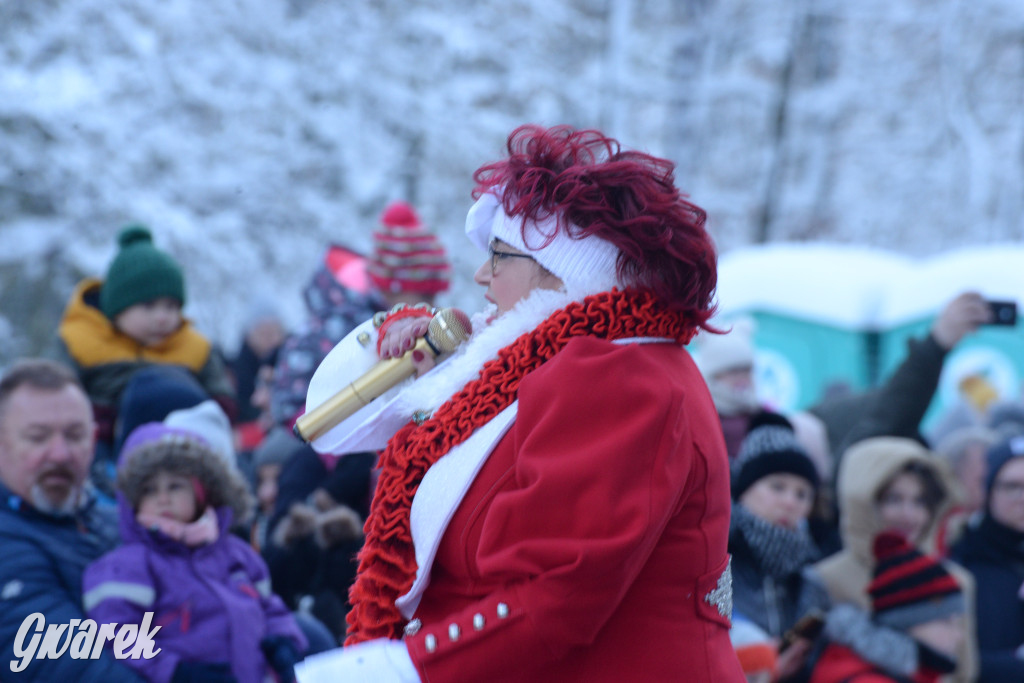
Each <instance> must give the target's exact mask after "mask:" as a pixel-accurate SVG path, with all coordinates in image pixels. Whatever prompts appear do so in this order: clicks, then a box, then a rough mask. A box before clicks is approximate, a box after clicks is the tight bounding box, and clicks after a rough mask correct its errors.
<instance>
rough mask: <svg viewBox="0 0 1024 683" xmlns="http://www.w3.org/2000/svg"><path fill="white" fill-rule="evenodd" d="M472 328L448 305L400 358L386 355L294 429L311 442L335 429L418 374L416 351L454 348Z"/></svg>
mask: <svg viewBox="0 0 1024 683" xmlns="http://www.w3.org/2000/svg"><path fill="white" fill-rule="evenodd" d="M472 331H473V329H472V326H471V325H470V322H469V318H468V317H467V316H466V314H465V313H463V312H462V311H460V310H457V309H454V308H445V309H442V310H441V311H439V312H438V313H437V314H436V315H435V316H434V317H433V318H431V319H430V324H429V326H428V328H427V334H426V336H424V337H422V338H420V339H419V340H418V341H417V342H416V343H415V345H414V346H413V347H412V348H411V349H409V350H407V351H406V352H405V353H404V354H403V355H401V356H399V357H397V358H387V359H385V360H382V361H380V362H379V363H377V364H376V365H375V366H373V368H371V369H370V370H369V371H368V372H366V373H365V374H363V375H362V376H361V377H359V378H357V379H356V380H355V381H353V382H352V383H351V384H349V385H348V386H346V387H344V388H343V389H341V390H340V391H339V392H337V393H336V394H334V395H333V396H331V397H330V398H329V399H327V400H326V401H324V402H323V403H322V404H321V405H319V406H317V407H316V408H315V409H313V410H311V411H310V412H308V413H306V414H305V415H302V416H301V417H300V418H299V419H298V420H297V421H296V422H295V428H294V432H295V435H296V436H298V437H299V438H300V439H302V440H303V441H305V442H307V443H309V442H312V441H314V440H315V439H317V438H318V437H320V436H321V435H323V434H324V433H326V432H327V431H329V430H331V429H333V428H334V427H335V426H336V425H338V424H339V423H341V422H342V421H344V420H345V419H346V418H348V417H350V416H351V415H352V414H354V413H355V412H356V411H358V410H359V409H360V408H362V407H363V406H366V405H368V404H369V403H370V402H371V401H373V400H374V399H375V398H377V397H379V396H380V395H381V394H383V393H384V392H386V391H387V390H388V389H390V388H391V387H393V386H395V385H396V384H398V383H399V382H401V381H403V380H405V379H407V378H408V377H412V376H413V375H414V374H416V363H415V362H414V360H413V356H414V355H418V354H417V352H418V353H419V354H425V355H426V356H428V357H430V358H436V357H438V356H440V355H441V354H444V353H450V352H452V351H454V350H455V349H456V348H457V347H458V346H459V344H461V343H462V342H464V341H466V340H467V339H469V335H470V334H471V333H472Z"/></svg>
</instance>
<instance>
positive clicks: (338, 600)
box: [262, 446, 377, 638]
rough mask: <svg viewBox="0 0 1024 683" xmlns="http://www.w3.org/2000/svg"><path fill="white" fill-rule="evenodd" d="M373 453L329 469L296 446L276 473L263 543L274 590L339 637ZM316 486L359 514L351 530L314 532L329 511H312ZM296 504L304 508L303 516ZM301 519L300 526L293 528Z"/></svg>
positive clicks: (367, 498) (365, 510)
mask: <svg viewBox="0 0 1024 683" xmlns="http://www.w3.org/2000/svg"><path fill="white" fill-rule="evenodd" d="M376 459H377V456H376V454H375V453H352V454H349V455H346V456H344V457H343V458H341V459H340V460H339V461H338V463H337V464H336V465H335V467H334V469H333V470H331V471H330V472H328V471H327V468H326V467H325V466H324V463H323V461H322V460H321V459H320V457H319V456H318V455H317V453H316V452H315V451H314V450H313V449H312V448H311V447H309V446H302V447H300V448H299V449H298V450H297V451H296V452H294V453H293V454H292V455H291V456H290V458H289V460H288V461H287V462H286V463H285V465H284V468H283V469H282V471H281V475H280V477H279V478H278V496H277V502H276V505H275V509H274V512H273V513H272V514H271V517H270V520H269V523H268V526H267V539H268V540H267V542H266V543H265V544H264V545H263V547H262V553H263V558H264V559H265V560H266V561H267V565H268V566H269V567H270V576H271V580H272V581H273V584H274V590H275V591H277V593H278V594H279V595H280V596H281V597H282V598H283V599H284V600H285V602H286V603H287V604H288V605H289V606H290V607H292V608H293V609H298V608H299V607H300V605H304V604H307V605H308V606H309V608H310V610H311V611H312V613H313V615H314V616H316V617H317V618H318V619H320V621H322V622H323V623H324V624H326V625H327V626H328V628H330V629H331V632H332V633H333V634H334V635H335V636H336V637H338V638H342V637H344V634H345V615H346V614H347V613H348V609H349V603H348V593H349V588H351V586H352V583H353V581H354V580H355V576H356V567H357V563H356V559H355V558H356V553H358V552H359V550H360V548H362V546H363V535H362V533H361V526H362V521H361V520H363V519H366V516H367V514H368V513H369V506H370V487H371V468H372V467H373V465H374V462H375V461H376ZM318 488H320V489H323V490H324V491H325V492H327V493H328V494H329V495H330V496H331V498H332V499H333V501H334V502H335V503H337V504H338V505H339V506H344V510H348V511H350V512H352V517H356V516H358V519H359V520H360V521H358V524H357V529H356V533H347V534H337V535H335V538H333V539H331V538H325V536H327V535H325V534H324V533H318V532H322V528H323V524H322V521H323V520H325V519H326V518H327V515H328V514H329V513H324V512H319V513H317V512H314V511H313V507H312V506H311V505H310V503H311V500H310V496H311V495H312V494H313V492H314V491H316V490H317V489H318ZM296 506H299V507H301V508H303V509H304V510H307V511H309V512H308V513H307V514H306V515H305V516H303V515H301V514H300V511H299V510H298V509H296ZM339 519H340V518H339ZM303 525H304V526H305V527H306V528H305V529H301V528H298V527H300V526H303ZM309 599H311V600H312V602H311V604H308V603H309ZM304 601H306V602H304Z"/></svg>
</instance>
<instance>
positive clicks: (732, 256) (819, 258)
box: [693, 243, 911, 412]
mask: <svg viewBox="0 0 1024 683" xmlns="http://www.w3.org/2000/svg"><path fill="white" fill-rule="evenodd" d="M910 265H911V263H910V261H909V260H908V259H906V258H904V257H901V256H898V255H895V254H892V253H889V252H884V251H880V250H875V249H868V248H861V247H852V246H849V245H832V244H806V243H799V244H787V243H779V244H770V245H764V246H759V247H748V248H743V249H738V250H735V251H731V252H729V253H727V254H724V255H722V256H721V257H720V258H719V264H718V304H719V309H718V314H717V315H716V317H715V319H714V320H713V321H712V323H713V324H714V325H716V326H718V327H720V328H728V327H729V325H730V323H731V322H732V321H735V320H737V319H738V318H740V317H744V316H746V317H750V318H752V319H753V321H754V324H755V334H754V344H755V346H756V354H755V369H754V372H755V382H756V385H757V387H758V393H759V397H760V398H761V400H762V402H763V403H764V404H765V405H767V406H770V407H772V408H774V409H776V410H779V411H782V412H789V411H794V410H802V409H805V408H808V407H810V406H812V405H814V404H815V403H817V402H818V401H819V400H820V398H821V397H822V395H823V393H824V391H825V390H826V388H827V387H829V385H831V384H834V383H841V384H843V385H845V386H847V387H849V388H851V389H854V390H860V389H865V388H868V387H870V386H871V380H872V374H871V369H872V358H873V354H874V349H873V344H874V343H875V341H876V340H875V339H873V338H872V335H871V331H872V330H873V329H874V327H875V325H876V321H877V315H878V311H879V309H880V306H881V300H882V297H883V296H884V293H885V283H886V282H887V281H889V280H891V279H898V278H902V277H904V274H905V273H906V271H907V270H908V269H909V268H910ZM702 334H706V333H702ZM700 337H701V335H698V337H697V339H696V340H695V343H694V345H693V346H694V354H695V355H696V356H698V357H699V355H700Z"/></svg>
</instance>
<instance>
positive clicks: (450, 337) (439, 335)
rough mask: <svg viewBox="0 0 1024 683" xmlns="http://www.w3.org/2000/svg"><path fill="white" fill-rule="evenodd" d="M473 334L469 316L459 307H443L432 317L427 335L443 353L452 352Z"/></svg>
mask: <svg viewBox="0 0 1024 683" xmlns="http://www.w3.org/2000/svg"><path fill="white" fill-rule="evenodd" d="M471 334H473V325H472V324H471V323H470V322H469V316H467V315H466V314H465V313H463V312H462V311H460V310H459V309H457V308H442V309H441V310H440V311H438V312H437V315H435V316H434V317H433V318H431V319H430V327H429V328H427V336H428V337H430V341H431V342H433V343H434V346H435V347H437V349H438V350H439V351H440V352H441V353H451V352H452V351H454V350H455V349H456V348H457V347H458V346H459V344H461V343H462V342H464V341H466V340H467V339H469V335H471Z"/></svg>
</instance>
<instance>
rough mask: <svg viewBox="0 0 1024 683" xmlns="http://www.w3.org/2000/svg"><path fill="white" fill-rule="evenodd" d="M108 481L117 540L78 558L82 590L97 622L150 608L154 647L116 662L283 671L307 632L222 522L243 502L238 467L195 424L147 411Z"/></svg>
mask: <svg viewBox="0 0 1024 683" xmlns="http://www.w3.org/2000/svg"><path fill="white" fill-rule="evenodd" d="M117 486H118V499H119V506H120V515H121V520H120V525H121V539H122V541H123V545H121V546H120V547H118V548H117V549H115V550H113V551H111V552H110V553H108V554H106V555H104V556H103V557H101V558H100V559H98V560H97V561H96V562H94V563H93V564H92V565H90V566H89V567H88V569H87V570H86V572H85V576H84V579H83V582H84V586H83V600H84V603H85V605H84V606H85V609H86V612H87V614H88V616H89V618H91V619H94V620H95V621H96V622H97V623H98V624H104V623H117V624H119V625H120V624H141V623H142V621H143V618H144V616H145V614H146V613H147V612H151V613H152V614H153V616H152V625H153V627H157V626H159V627H160V628H159V630H158V631H157V632H156V633H155V635H154V636H153V641H154V648H153V649H154V650H155V649H156V648H160V652H158V653H157V654H156V656H154V657H153V658H152V659H149V660H146V659H142V658H139V659H135V660H132V659H125V660H123V661H124V663H125V664H127V665H129V666H132V667H133V668H135V669H136V670H137V671H138V672H139V673H140V674H142V675H143V676H145V677H146V678H147V679H148V680H150V681H152V682H154V683H169V682H172V681H173V683H185V682H199V681H218V682H221V681H223V682H227V681H238V682H239V683H264V682H265V681H274V680H277V681H288V682H290V681H293V680H294V672H293V665H294V664H295V663H296V662H297V661H298V660H299V658H300V654H301V653H302V651H303V650H304V649H305V647H306V640H305V638H304V636H303V635H302V632H301V631H300V630H299V627H298V625H297V624H296V622H295V619H294V618H293V617H292V615H291V613H290V612H289V611H288V609H287V607H285V605H284V603H283V602H282V601H281V599H280V598H278V597H277V596H276V595H274V594H273V593H272V592H271V590H270V578H269V573H268V571H267V567H266V565H265V564H264V562H263V560H262V559H261V558H260V557H259V555H258V554H257V553H256V552H255V551H254V550H253V549H252V548H251V547H250V546H249V545H248V544H246V543H245V542H244V541H242V540H241V539H239V538H238V537H236V536H234V535H233V534H231V533H230V528H231V523H232V520H233V519H234V518H235V516H236V515H237V516H238V518H239V519H242V518H244V516H245V515H246V513H247V510H248V508H249V506H250V502H251V496H250V494H249V492H248V488H247V485H246V483H245V481H244V480H243V479H242V477H241V475H240V474H239V473H238V472H237V470H235V469H234V467H233V466H232V465H230V464H228V463H227V461H226V460H225V459H223V458H222V457H221V456H219V455H217V454H216V453H215V451H213V450H212V449H211V448H210V447H209V445H208V444H206V442H205V441H204V440H203V439H202V437H200V436H198V435H197V434H194V433H192V432H191V431H187V430H183V429H177V428H172V427H167V426H165V425H163V424H160V423H149V424H144V425H142V426H140V427H138V428H137V429H135V430H134V431H133V432H132V434H131V435H130V436H129V437H128V439H127V441H125V445H124V448H123V449H122V451H121V456H120V460H119V462H118V472H117Z"/></svg>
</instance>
